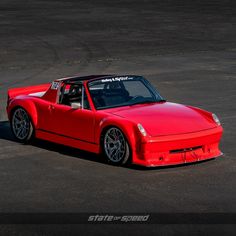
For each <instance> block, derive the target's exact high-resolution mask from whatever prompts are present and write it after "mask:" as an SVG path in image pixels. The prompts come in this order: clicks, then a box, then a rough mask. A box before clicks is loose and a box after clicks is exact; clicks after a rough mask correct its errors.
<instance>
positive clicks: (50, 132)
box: [37, 129, 97, 145]
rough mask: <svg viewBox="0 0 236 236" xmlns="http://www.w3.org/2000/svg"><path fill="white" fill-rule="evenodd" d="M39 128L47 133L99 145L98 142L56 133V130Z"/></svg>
mask: <svg viewBox="0 0 236 236" xmlns="http://www.w3.org/2000/svg"><path fill="white" fill-rule="evenodd" d="M37 130H39V131H42V132H45V133H49V134H54V135H57V136H61V137H64V138H69V139H74V140H77V141H81V142H85V143H90V144H95V145H97V143H93V142H88V141H85V140H82V139H79V138H73V137H69V136H66V135H63V134H58V133H55V132H52V131H48V130H44V129H37Z"/></svg>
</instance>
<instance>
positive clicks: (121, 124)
mask: <svg viewBox="0 0 236 236" xmlns="http://www.w3.org/2000/svg"><path fill="white" fill-rule="evenodd" d="M111 127H115V128H118V129H120V130H121V132H122V133H123V134H124V137H125V139H126V141H127V142H128V144H129V147H130V151H131V159H132V158H133V157H132V156H133V152H134V151H135V149H136V148H135V144H136V139H137V138H136V132H135V125H134V124H133V123H132V122H130V121H127V120H126V121H124V120H122V121H117V120H113V119H107V120H105V121H103V122H101V123H100V133H99V135H98V138H99V140H98V142H99V146H100V153H102V150H103V147H102V145H103V144H102V141H103V138H104V135H105V132H106V131H107V130H108V129H109V128H111Z"/></svg>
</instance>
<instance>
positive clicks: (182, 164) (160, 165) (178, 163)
mask: <svg viewBox="0 0 236 236" xmlns="http://www.w3.org/2000/svg"><path fill="white" fill-rule="evenodd" d="M221 156H225V154H224V153H223V152H220V154H219V155H216V156H212V157H208V158H205V159H201V160H195V161H187V162H181V163H180V162H176V163H170V164H148V163H147V164H141V163H137V164H136V163H133V164H134V165H138V166H144V167H147V168H154V167H160V168H162V167H163V168H165V167H166V168H168V167H175V166H176V167H177V166H184V165H190V164H197V163H201V162H204V161H209V160H212V159H215V158H218V157H221Z"/></svg>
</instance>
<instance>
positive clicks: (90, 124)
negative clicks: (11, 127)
mask: <svg viewBox="0 0 236 236" xmlns="http://www.w3.org/2000/svg"><path fill="white" fill-rule="evenodd" d="M63 86H64V87H62V89H61V93H60V94H59V95H58V96H60V97H59V98H58V99H56V102H48V101H44V102H42V103H41V104H40V107H39V108H38V111H39V129H41V130H43V131H44V132H50V133H53V134H56V135H61V136H65V137H69V138H73V139H78V140H81V141H85V142H90V143H93V142H94V111H92V110H91V109H90V106H89V105H87V106H83V107H77V109H76V108H72V106H71V104H67V105H65V104H62V103H61V101H62V100H63V99H61V98H62V97H61V96H63V93H66V92H67V93H68V91H69V90H70V89H71V85H69V84H65V85H63ZM81 86H82V88H83V85H82V84H81ZM82 92H83V93H84V94H83V97H82V98H83V102H82V101H81V103H82V104H84V103H85V102H84V98H85V97H87V96H86V94H85V90H84V89H82ZM82 98H81V99H82Z"/></svg>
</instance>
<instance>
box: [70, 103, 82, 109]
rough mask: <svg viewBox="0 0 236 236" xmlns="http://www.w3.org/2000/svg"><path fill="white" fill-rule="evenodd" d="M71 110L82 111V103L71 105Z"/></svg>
mask: <svg viewBox="0 0 236 236" xmlns="http://www.w3.org/2000/svg"><path fill="white" fill-rule="evenodd" d="M71 108H72V109H75V110H76V109H82V106H81V103H80V102H72V103H71Z"/></svg>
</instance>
